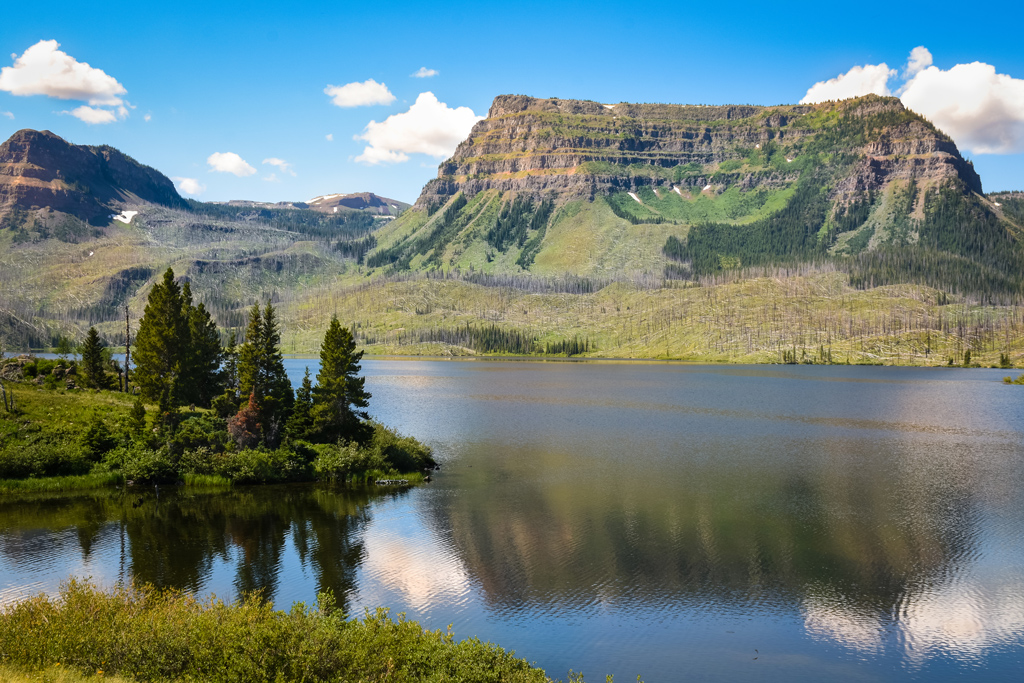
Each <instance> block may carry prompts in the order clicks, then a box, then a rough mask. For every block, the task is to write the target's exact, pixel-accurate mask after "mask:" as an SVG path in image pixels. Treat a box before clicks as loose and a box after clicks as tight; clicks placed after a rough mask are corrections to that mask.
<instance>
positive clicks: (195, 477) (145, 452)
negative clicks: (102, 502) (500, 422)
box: [0, 380, 434, 495]
mask: <svg viewBox="0 0 1024 683" xmlns="http://www.w3.org/2000/svg"><path fill="white" fill-rule="evenodd" d="M62 386H63V384H56V385H54V384H53V383H50V382H45V381H44V382H43V383H42V384H36V383H35V382H32V381H19V382H12V381H9V380H6V381H4V387H5V391H6V393H7V396H8V403H10V402H11V398H10V397H11V396H12V395H13V403H14V407H13V409H6V408H0V495H8V494H21V493H37V492H52V491H71V490H83V489H91V488H102V487H107V486H113V485H118V484H122V483H124V482H128V481H131V482H134V483H139V484H141V483H170V484H173V483H182V484H185V485H188V486H199V487H210V486H229V485H231V484H233V483H238V484H260V483H278V482H302V481H331V482H335V483H342V484H352V485H365V484H370V483H372V482H373V481H374V480H376V479H379V478H392V479H394V478H403V479H408V480H409V483H410V484H415V483H418V482H420V481H422V478H423V475H422V473H423V471H424V469H425V468H430V467H433V464H434V461H433V459H432V457H431V451H430V449H429V448H427V447H426V446H424V445H423V444H421V443H420V442H419V441H417V440H416V439H414V438H412V437H407V436H402V435H400V434H398V433H397V432H395V431H394V430H392V429H389V428H388V427H385V426H384V425H381V424H379V423H375V422H371V423H369V429H368V437H367V438H366V439H365V440H364V441H363V442H362V443H359V444H357V443H334V444H313V443H308V442H306V441H302V440H298V439H285V440H284V441H283V442H282V444H281V446H280V447H279V448H276V449H267V448H263V447H258V448H242V447H240V446H238V445H237V444H236V443H235V442H234V441H233V440H232V439H231V438H230V435H229V434H228V431H227V421H226V420H224V419H223V418H220V417H218V416H217V415H216V414H214V413H213V412H211V411H205V410H196V411H185V412H183V413H182V414H181V416H180V417H181V419H180V421H179V422H178V424H177V425H176V427H175V429H174V430H173V432H170V431H168V430H165V429H161V428H160V425H159V424H157V422H156V419H155V418H156V409H155V407H153V406H149V407H147V410H146V416H145V418H144V419H143V420H141V421H139V420H138V419H133V416H132V414H131V413H132V407H133V404H134V397H132V396H129V395H127V394H122V393H118V392H115V391H96V390H88V389H64V388H60V387H62ZM136 418H137V416H136Z"/></svg>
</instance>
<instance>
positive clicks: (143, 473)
mask: <svg viewBox="0 0 1024 683" xmlns="http://www.w3.org/2000/svg"><path fill="white" fill-rule="evenodd" d="M106 462H107V463H108V464H109V465H111V466H112V467H117V466H119V467H120V469H121V473H122V475H124V478H125V479H130V480H134V481H136V482H139V483H157V484H163V483H170V482H174V481H177V480H178V473H177V470H176V469H175V467H174V463H172V462H171V459H170V457H169V454H168V452H167V449H166V448H161V449H159V450H153V449H151V448H146V446H144V445H143V444H139V443H132V444H130V445H128V446H122V447H120V448H117V449H115V450H113V451H111V452H110V453H108V454H107V457H106Z"/></svg>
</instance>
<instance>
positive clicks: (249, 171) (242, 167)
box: [206, 152, 256, 178]
mask: <svg viewBox="0 0 1024 683" xmlns="http://www.w3.org/2000/svg"><path fill="white" fill-rule="evenodd" d="M206 163H207V164H209V165H210V170H211V171H217V172H219V173H233V174H234V175H236V176H238V177H239V178H244V177H245V176H250V175H253V174H254V173H256V169H255V168H253V167H252V166H250V165H249V164H247V163H246V161H245V159H243V158H242V157H240V156H238V155H237V154H235V153H234V152H214V153H213V154H211V155H210V156H209V157H208V158H207V159H206Z"/></svg>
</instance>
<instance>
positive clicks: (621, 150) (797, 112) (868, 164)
mask: <svg viewBox="0 0 1024 683" xmlns="http://www.w3.org/2000/svg"><path fill="white" fill-rule="evenodd" d="M769 145H770V146H772V147H771V149H773V150H775V152H776V153H777V154H781V155H782V156H783V157H784V158H785V159H786V160H787V161H792V160H794V159H796V158H798V157H800V156H801V155H805V154H808V153H813V152H817V151H824V152H833V151H837V152H840V153H843V154H847V155H855V156H856V157H857V162H856V163H855V164H854V166H853V168H852V169H851V170H850V172H849V173H848V174H846V175H845V177H844V178H842V179H841V181H840V182H839V183H838V184H837V185H836V189H835V194H836V195H837V197H839V196H841V195H843V194H848V193H854V192H860V191H866V190H877V189H880V188H882V187H884V186H885V185H886V184H887V183H888V182H889V181H890V180H894V179H907V180H909V179H915V180H918V181H922V180H925V181H927V180H944V179H949V178H959V179H960V180H962V181H963V182H964V184H965V185H966V186H967V187H969V188H970V189H971V190H973V191H975V192H977V193H979V194H980V193H981V189H982V188H981V180H980V179H979V177H978V174H977V173H976V172H975V171H974V168H973V166H972V165H971V164H970V162H968V161H966V160H965V159H963V157H961V156H960V154H959V152H958V151H957V149H956V146H955V145H954V144H953V142H952V140H950V138H949V137H948V136H946V135H944V134H943V133H941V132H940V131H938V130H937V129H936V128H935V127H934V126H932V125H931V124H930V123H928V122H927V121H926V120H924V119H923V118H922V117H920V116H918V115H916V114H914V113H913V112H910V111H908V110H907V109H905V108H904V107H903V105H902V103H901V102H900V101H899V100H898V99H896V98H883V97H877V96H868V97H864V98H859V99H855V100H846V101H842V102H830V103H824V104H818V105H791V106H777V107H757V106H688V105H672V104H627V103H623V104H614V105H613V104H600V103H597V102H588V101H579V100H559V99H536V98H532V97H524V96H521V95H502V96H499V97H497V98H495V100H494V103H493V104H492V105H491V109H490V111H489V112H488V116H487V118H486V119H485V120H483V121H480V122H479V123H477V124H476V126H475V127H474V128H473V131H472V133H470V136H469V137H468V138H467V139H466V140H465V141H464V142H463V143H462V144H460V145H459V147H458V149H456V151H455V154H454V155H453V156H452V158H451V159H448V160H447V161H445V162H444V163H442V164H441V166H440V168H439V170H438V177H437V179H436V180H433V181H431V182H430V183H429V184H428V185H427V187H425V188H424V191H423V194H422V195H421V197H420V199H419V200H418V201H417V205H418V206H428V205H430V204H432V203H433V204H437V203H443V202H444V201H447V199H448V198H449V197H451V196H453V195H454V194H456V193H458V192H460V191H461V192H464V193H466V194H467V195H469V196H472V195H475V194H477V193H478V192H482V191H485V190H489V189H497V190H501V191H505V192H509V191H511V192H517V193H527V194H530V195H532V196H534V198H541V197H543V196H552V195H555V196H558V197H559V198H562V199H572V198H587V199H589V198H593V197H594V196H596V195H600V194H608V193H611V192H616V191H635V190H636V189H637V187H639V186H642V185H650V186H655V187H657V186H668V187H671V186H679V185H682V186H684V187H704V186H706V185H707V184H708V183H709V182H711V181H712V177H714V179H715V181H716V182H719V183H722V184H724V185H737V186H740V187H741V188H743V189H752V188H755V187H759V186H765V185H768V186H775V187H777V186H779V185H780V184H783V185H784V184H786V183H789V182H792V181H794V180H796V179H797V178H798V177H799V171H798V170H796V169H795V168H794V169H793V170H792V171H791V172H787V170H786V169H785V168H775V169H773V170H772V172H769V173H765V172H764V171H763V169H759V168H755V167H754V165H753V164H747V163H745V162H746V160H747V159H748V158H750V157H751V155H752V154H753V155H756V154H757V153H758V151H760V150H765V149H766V148H767V147H768V146H769ZM765 161H767V162H770V159H766V160H765ZM729 162H732V164H733V165H739V168H737V169H730V170H728V171H723V169H722V164H723V163H725V164H726V165H727V166H728V164H729ZM739 162H744V163H743V164H742V165H740V164H739ZM766 165H767V164H766Z"/></svg>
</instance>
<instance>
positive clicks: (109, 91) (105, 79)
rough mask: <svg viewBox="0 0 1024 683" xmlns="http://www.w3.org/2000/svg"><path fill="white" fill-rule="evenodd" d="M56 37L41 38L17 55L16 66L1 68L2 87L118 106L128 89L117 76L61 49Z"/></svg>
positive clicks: (15, 58)
mask: <svg viewBox="0 0 1024 683" xmlns="http://www.w3.org/2000/svg"><path fill="white" fill-rule="evenodd" d="M59 47H60V43H58V42H57V41H56V40H40V41H39V42H38V43H36V44H35V45H33V46H32V47H30V48H28V49H27V50H25V52H24V54H22V55H21V56H20V57H17V55H11V56H12V58H14V66H5V67H4V68H3V69H0V90H3V91H6V92H9V93H11V94H12V95H20V96H28V95H47V96H49V97H55V98H57V99H61V100H81V101H83V102H88V103H89V104H90V105H92V106H94V107H95V106H118V105H120V104H122V100H121V96H122V95H124V94H125V93H126V92H127V91H126V90H125V88H124V86H123V85H121V84H120V83H118V82H117V79H115V78H114V77H113V76H108V75H107V74H106V73H104V72H103V71H102V70H100V69H95V68H93V67H91V66H89V65H88V64H86V63H85V62H79V61H77V60H76V59H75V58H74V57H72V56H70V55H68V54H67V53H66V52H62V51H61V50H58V49H57V48H59Z"/></svg>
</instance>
